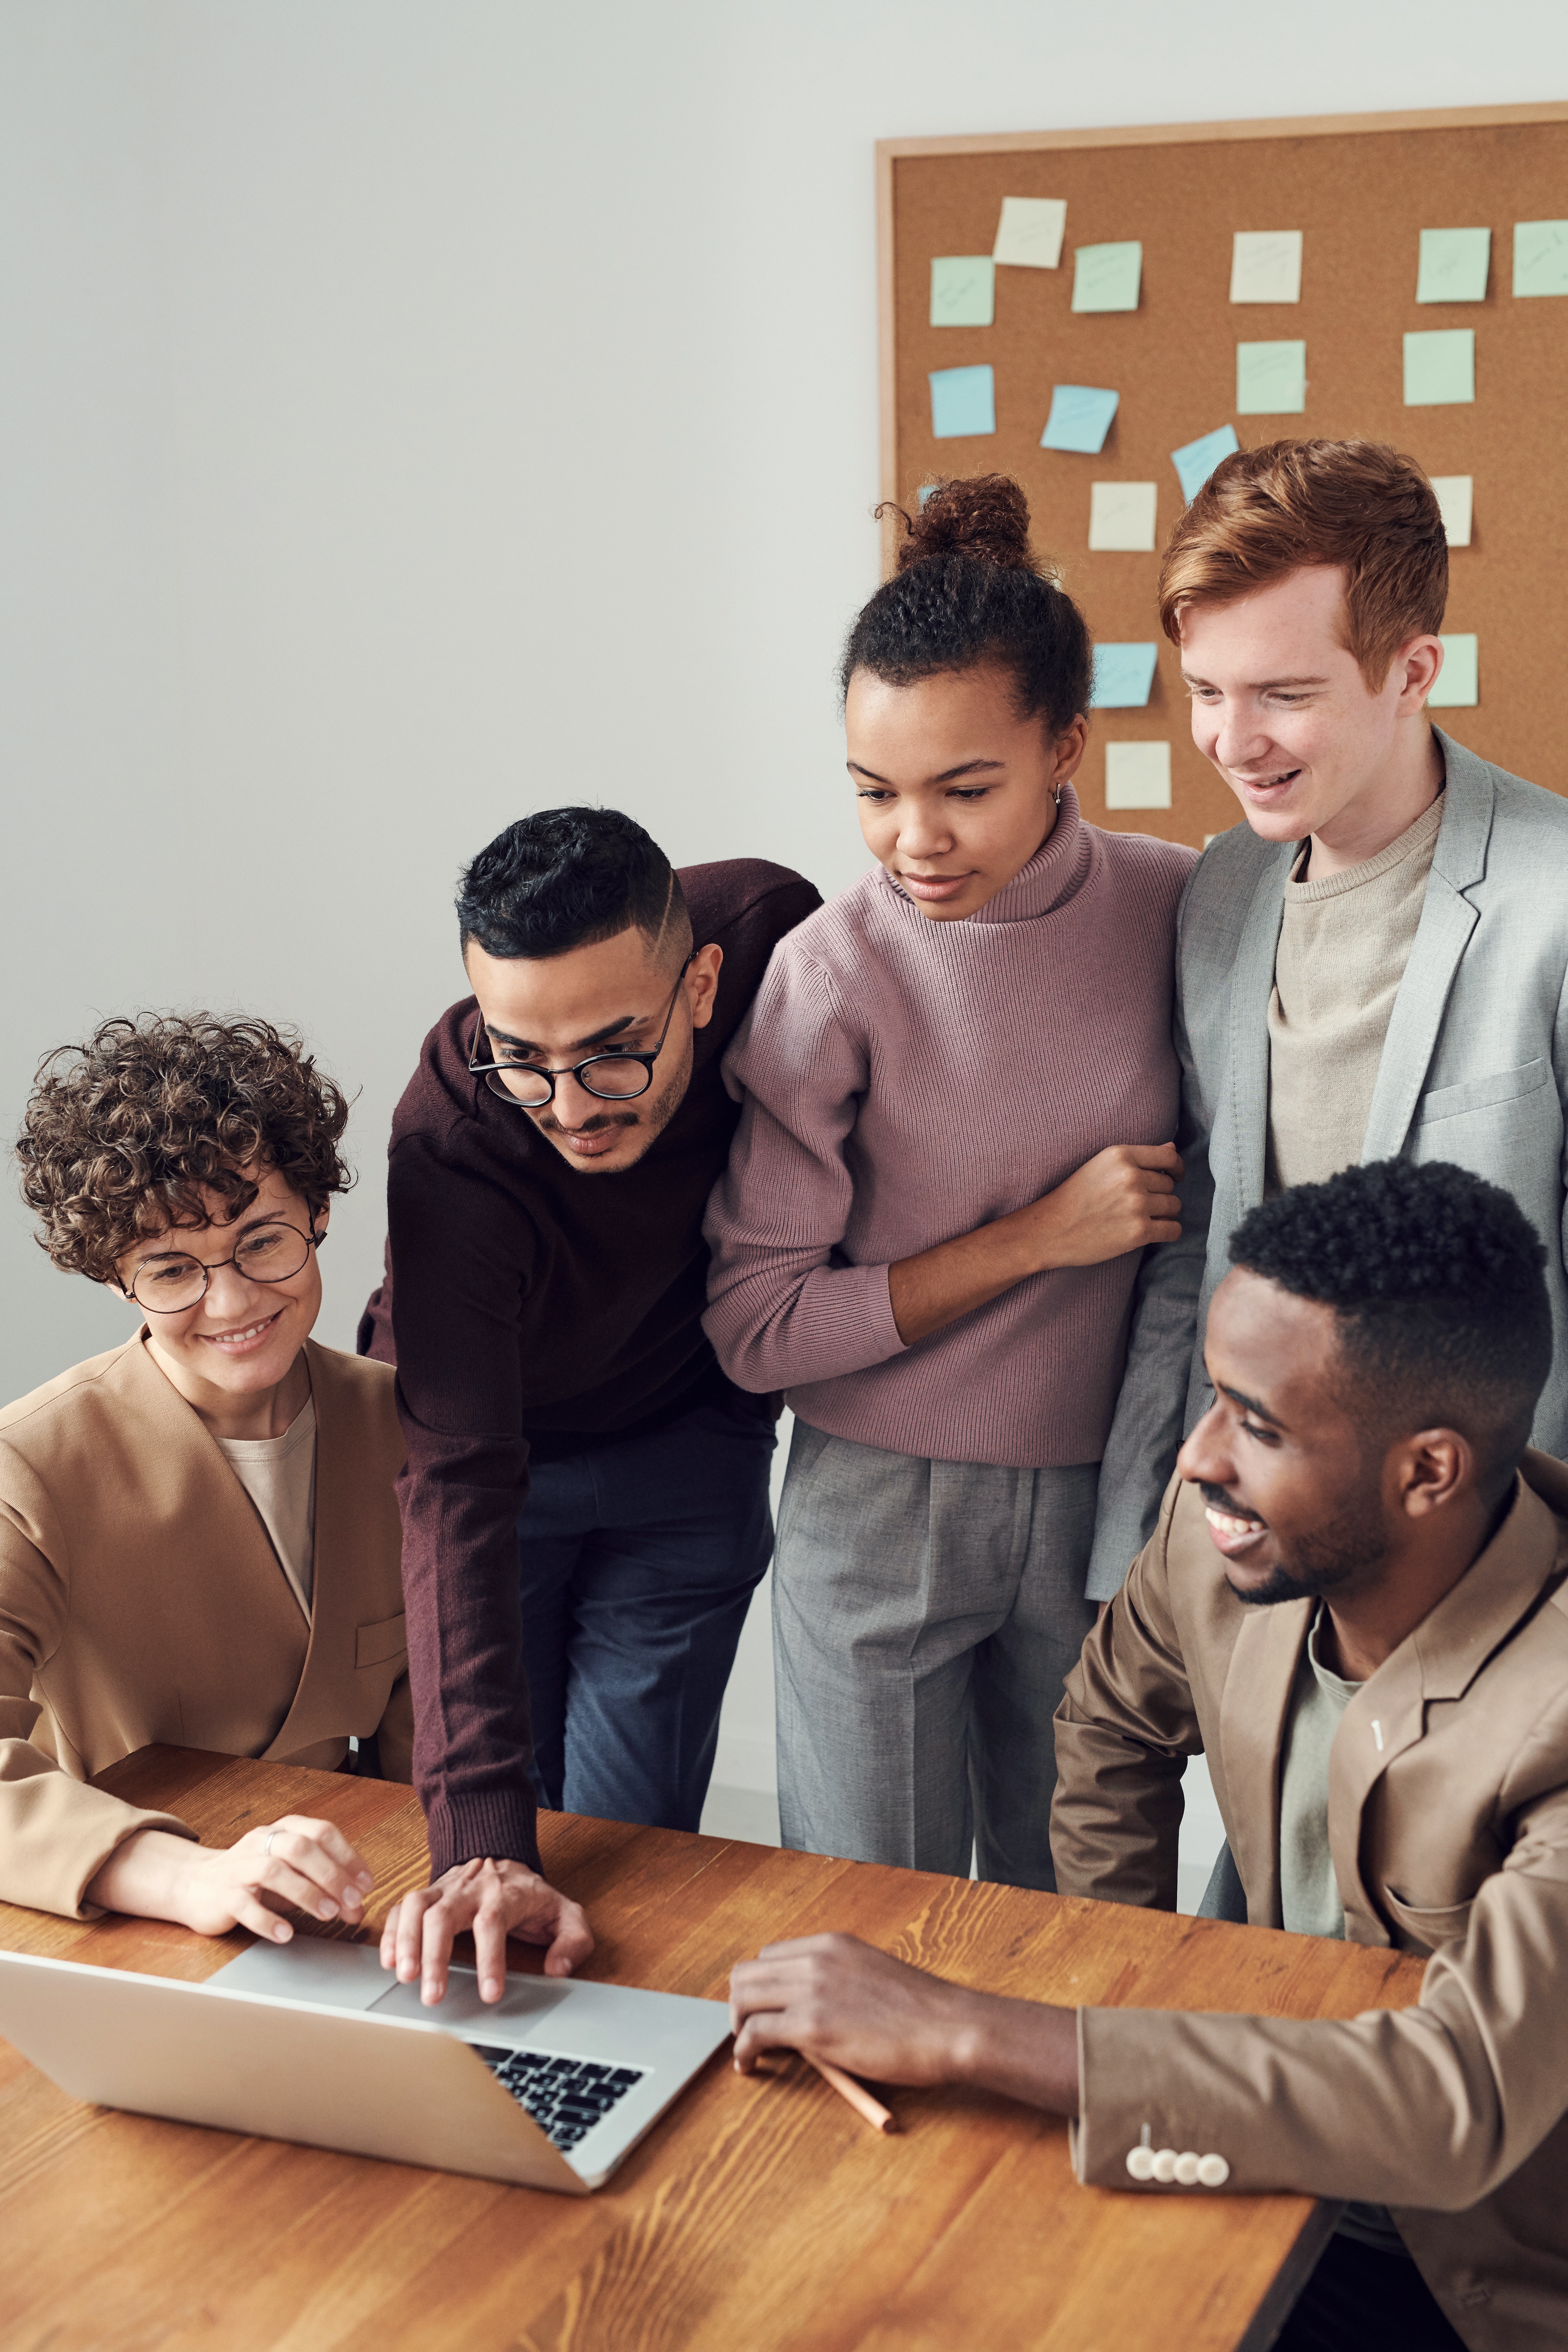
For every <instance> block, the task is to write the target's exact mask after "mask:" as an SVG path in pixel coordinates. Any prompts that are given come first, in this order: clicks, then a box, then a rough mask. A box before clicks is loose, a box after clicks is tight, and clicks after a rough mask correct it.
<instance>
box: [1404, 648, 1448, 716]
mask: <svg viewBox="0 0 1568 2352" xmlns="http://www.w3.org/2000/svg"><path fill="white" fill-rule="evenodd" d="M1442 667H1443V640H1442V638H1441V637H1431V636H1428V637H1416V638H1415V639H1414V640H1413V641H1412V642H1411V643H1410V644H1409V645H1407V646H1400V648H1399V651H1398V653H1397V654H1396V655H1395V656H1394V669H1395V671H1396V672H1397V674H1398V677H1399V699H1400V702H1401V703H1402V704H1405V705H1408V706H1409V708H1410V709H1412V710H1415V711H1420V710H1423V709H1425V708H1426V698H1427V696H1428V695H1429V694H1430V693H1431V691H1432V688H1434V687H1435V686H1436V683H1437V674H1438V672H1439V671H1440V670H1441V668H1442Z"/></svg>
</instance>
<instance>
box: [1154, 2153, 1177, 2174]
mask: <svg viewBox="0 0 1568 2352" xmlns="http://www.w3.org/2000/svg"><path fill="white" fill-rule="evenodd" d="M1175 2177H1176V2151H1175V2149H1174V2148H1173V2147H1162V2148H1156V2149H1155V2151H1154V2178H1155V2179H1156V2180H1160V2181H1165V2182H1170V2181H1173V2180H1174V2179H1175Z"/></svg>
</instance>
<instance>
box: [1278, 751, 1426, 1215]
mask: <svg viewBox="0 0 1568 2352" xmlns="http://www.w3.org/2000/svg"><path fill="white" fill-rule="evenodd" d="M1442 822H1443V795H1442V793H1438V795H1437V797H1436V800H1435V801H1434V802H1433V803H1432V805H1431V807H1430V808H1428V809H1424V810H1423V811H1422V813H1421V814H1420V815H1419V816H1418V817H1417V818H1416V820H1415V824H1412V825H1408V826H1406V828H1405V831H1404V832H1403V833H1402V834H1401V835H1399V838H1398V839H1397V841H1391V842H1390V843H1389V845H1388V847H1387V848H1386V849H1384V850H1381V851H1380V852H1379V853H1378V855H1377V856H1375V857H1369V858H1367V859H1366V860H1365V861H1364V863H1363V864H1362V865H1360V866H1347V867H1346V869H1345V871H1344V872H1343V873H1342V874H1327V875H1325V876H1324V877H1323V878H1322V879H1321V881H1317V882H1314V881H1312V880H1310V879H1308V880H1306V881H1298V880H1296V879H1295V877H1294V874H1293V875H1292V878H1291V879H1290V880H1289V882H1287V883H1286V885H1285V915H1284V920H1283V922H1282V924H1281V926H1280V930H1279V947H1278V949H1277V950H1276V951H1275V957H1274V992H1273V994H1272V995H1271V997H1270V998H1269V1000H1268V1170H1267V1186H1268V1191H1269V1192H1284V1191H1285V1190H1286V1189H1287V1188H1288V1187H1289V1185H1292V1184H1318V1183H1321V1181H1323V1179H1324V1178H1325V1177H1326V1176H1332V1175H1335V1174H1337V1173H1338V1171H1339V1170H1340V1169H1342V1168H1351V1167H1353V1166H1354V1165H1355V1163H1356V1161H1357V1160H1360V1158H1361V1150H1362V1139H1363V1137H1364V1136H1365V1134H1366V1120H1367V1113H1368V1112H1369V1111H1370V1109H1371V1108H1372V1097H1373V1087H1375V1086H1376V1084H1377V1068H1378V1064H1379V1063H1380V1062H1381V1060H1382V1059H1383V1041H1384V1037H1385V1036H1386V1035H1387V1034H1388V1023H1389V1017H1390V1015H1391V1014H1392V1013H1393V1011H1394V998H1395V997H1396V996H1397V994H1398V993H1399V983H1400V982H1401V981H1402V980H1403V979H1404V977H1405V965H1406V964H1407V963H1408V962H1409V961H1410V950H1411V948H1412V946H1413V945H1414V944H1415V932H1416V928H1417V926H1418V925H1419V923H1420V920H1421V908H1422V903H1423V901H1424V900H1425V898H1426V879H1427V877H1428V875H1429V874H1430V873H1431V871H1432V855H1433V852H1434V850H1435V849H1436V846H1437V833H1438V829H1439V827H1440V826H1441V824H1442ZM1307 855H1308V849H1307V845H1303V848H1302V856H1307ZM1296 871H1297V872H1299V871H1300V860H1298V862H1297V868H1296Z"/></svg>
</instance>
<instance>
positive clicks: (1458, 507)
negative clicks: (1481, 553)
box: [1431, 474, 1476, 547]
mask: <svg viewBox="0 0 1568 2352" xmlns="http://www.w3.org/2000/svg"><path fill="white" fill-rule="evenodd" d="M1431 482H1432V488H1434V490H1436V494H1437V504H1438V505H1439V506H1440V507H1441V508H1442V509H1443V530H1444V532H1445V534H1446V536H1447V541H1448V544H1449V546H1450V547H1468V545H1469V543H1470V521H1471V516H1472V513H1473V511H1474V504H1475V488H1476V484H1475V477H1474V475H1472V474H1434V475H1433V476H1432V477H1431Z"/></svg>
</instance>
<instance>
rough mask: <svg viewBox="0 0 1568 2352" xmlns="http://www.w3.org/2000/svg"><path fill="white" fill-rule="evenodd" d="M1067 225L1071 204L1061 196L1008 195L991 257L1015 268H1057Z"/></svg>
mask: <svg viewBox="0 0 1568 2352" xmlns="http://www.w3.org/2000/svg"><path fill="white" fill-rule="evenodd" d="M1067 225H1068V208H1067V205H1066V204H1065V203H1064V202H1063V200H1062V199H1061V198H1060V197H1059V196H1004V197H1003V199H1002V217H1001V219H1000V220H999V221H998V222H997V224H996V242H995V244H994V246H993V247H992V248H991V258H992V260H993V261H1001V262H1005V263H1006V264H1007V265H1008V266H1009V267H1010V268H1014V269H1055V268H1056V267H1057V265H1058V262H1059V261H1060V260H1061V257H1062V238H1063V237H1064V236H1066V234H1067Z"/></svg>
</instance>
